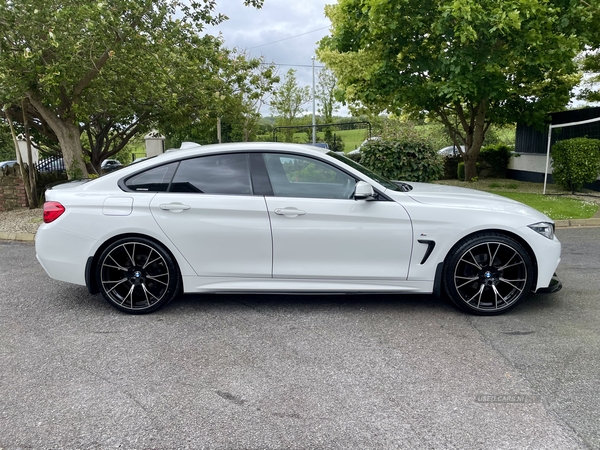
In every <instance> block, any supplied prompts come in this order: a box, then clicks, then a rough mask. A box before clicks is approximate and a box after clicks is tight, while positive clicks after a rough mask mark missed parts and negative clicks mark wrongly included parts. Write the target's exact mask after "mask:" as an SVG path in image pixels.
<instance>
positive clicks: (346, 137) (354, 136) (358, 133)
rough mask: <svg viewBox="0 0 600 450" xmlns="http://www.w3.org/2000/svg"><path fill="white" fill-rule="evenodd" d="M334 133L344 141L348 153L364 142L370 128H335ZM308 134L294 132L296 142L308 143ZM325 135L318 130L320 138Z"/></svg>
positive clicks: (318, 137)
mask: <svg viewBox="0 0 600 450" xmlns="http://www.w3.org/2000/svg"><path fill="white" fill-rule="evenodd" d="M333 133H334V134H335V135H336V136H339V137H341V138H342V140H343V141H344V151H345V152H346V153H348V152H349V151H351V150H354V149H355V148H357V147H358V146H359V145H360V144H362V142H363V141H364V140H365V139H366V138H367V136H368V134H369V132H368V130H366V129H360V130H341V131H338V130H334V131H333ZM307 136H308V134H307V133H306V132H301V133H294V142H298V143H307V142H308V141H307ZM311 136H312V135H311ZM311 136H309V139H312V137H311ZM324 137H325V133H323V132H321V131H319V132H317V139H318V140H320V141H322V140H323V138H324Z"/></svg>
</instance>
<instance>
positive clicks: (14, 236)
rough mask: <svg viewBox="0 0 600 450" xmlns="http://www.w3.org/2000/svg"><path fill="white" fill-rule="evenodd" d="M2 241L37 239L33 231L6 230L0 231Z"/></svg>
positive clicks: (31, 240)
mask: <svg viewBox="0 0 600 450" xmlns="http://www.w3.org/2000/svg"><path fill="white" fill-rule="evenodd" d="M0 241H20V242H33V241H35V234H31V233H6V232H4V231H0Z"/></svg>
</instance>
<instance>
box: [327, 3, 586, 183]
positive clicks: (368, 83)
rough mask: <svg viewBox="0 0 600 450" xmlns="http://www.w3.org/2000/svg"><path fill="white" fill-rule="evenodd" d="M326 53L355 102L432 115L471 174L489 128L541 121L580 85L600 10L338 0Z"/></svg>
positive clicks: (576, 5)
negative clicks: (581, 63) (579, 59)
mask: <svg viewBox="0 0 600 450" xmlns="http://www.w3.org/2000/svg"><path fill="white" fill-rule="evenodd" d="M326 14H327V16H328V17H329V18H330V19H331V21H332V34H331V36H328V37H326V38H324V39H323V40H322V41H321V43H320V48H319V52H318V55H319V59H320V60H321V61H324V62H325V63H326V64H327V65H328V66H329V67H330V68H331V69H332V70H333V71H334V73H335V74H336V76H337V78H338V81H339V84H340V86H342V87H343V88H344V89H345V98H346V100H347V101H349V102H350V103H351V105H353V106H354V107H357V106H360V105H363V106H365V107H367V108H369V109H371V110H374V111H385V110H387V111H389V112H394V113H399V112H400V111H404V112H409V113H411V114H413V115H423V114H430V115H432V116H435V117H437V118H438V120H440V121H441V122H442V123H443V124H444V125H445V126H446V128H447V129H448V131H449V133H450V135H451V136H452V138H453V140H454V142H455V144H456V145H465V146H466V152H465V153H464V155H463V158H464V161H465V165H466V177H467V179H469V178H472V177H473V176H476V171H475V162H476V159H477V156H478V154H479V150H480V148H481V145H482V143H483V140H484V137H485V133H486V131H487V130H488V128H489V126H490V124H492V123H496V124H503V123H511V122H514V121H515V119H516V118H518V119H519V120H521V121H523V122H526V123H530V124H531V123H534V122H540V121H543V119H544V118H545V115H546V113H547V112H550V111H555V110H559V109H561V108H562V107H563V106H564V105H565V104H566V103H567V102H568V101H569V99H570V92H571V89H572V88H573V86H574V85H575V84H576V83H577V82H578V79H579V78H578V76H577V74H576V72H577V67H576V65H575V63H574V62H573V59H574V57H575V56H576V55H577V53H578V52H579V51H581V50H582V49H583V47H584V45H585V44H586V43H590V42H592V41H593V40H594V39H597V36H593V35H594V34H595V32H594V31H593V30H595V29H597V26H596V27H595V28H594V26H595V25H597V24H598V8H597V7H589V5H588V4H587V3H585V2H579V1H564V0H547V1H543V2H541V1H538V0H502V1H499V0H432V1H426V2H424V1H422V0H390V1H380V0H339V2H338V3H337V4H334V5H328V6H327V7H326Z"/></svg>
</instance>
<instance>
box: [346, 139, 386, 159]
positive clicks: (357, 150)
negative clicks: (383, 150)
mask: <svg viewBox="0 0 600 450" xmlns="http://www.w3.org/2000/svg"><path fill="white" fill-rule="evenodd" d="M380 140H381V136H373V137H370V138H367V139H365V140H364V141H362V143H361V144H360V145H359V146H358V147H356V148H355V149H354V150H351V151H349V152H348V154H349V155H356V154H357V153H360V152H361V150H362V148H363V147H364V146H365V144H368V143H369V142H373V141H380Z"/></svg>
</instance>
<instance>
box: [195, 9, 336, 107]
mask: <svg viewBox="0 0 600 450" xmlns="http://www.w3.org/2000/svg"><path fill="white" fill-rule="evenodd" d="M331 3H335V0H301V1H294V0H265V2H264V6H263V7H262V8H261V9H256V8H253V7H248V6H244V4H243V0H223V1H220V2H218V3H217V11H218V12H220V13H222V14H225V15H226V16H227V17H229V20H227V21H225V22H223V23H221V24H219V25H218V26H216V27H209V28H207V29H206V31H207V32H208V33H210V34H213V35H216V34H218V33H220V34H221V35H222V37H223V39H224V41H225V46H227V47H229V48H233V47H237V48H239V49H245V50H246V51H247V53H248V54H249V55H251V56H257V57H258V56H264V57H265V59H266V61H267V62H273V63H275V64H280V65H281V66H279V73H280V74H281V75H282V76H283V74H285V72H287V70H288V69H290V68H293V69H295V70H296V71H297V72H296V78H297V79H298V82H299V83H300V84H301V85H306V86H311V85H312V68H311V65H312V60H311V58H312V57H313V56H314V55H315V51H316V49H317V45H318V41H319V40H321V39H322V38H323V37H325V36H327V35H328V34H329V26H330V22H329V19H328V18H327V17H325V5H326V4H331ZM315 30H318V31H315ZM305 33H306V34H305ZM317 65H319V63H318V62H317ZM294 66H307V67H294ZM308 106H310V105H307V107H308ZM263 113H267V114H268V111H263ZM341 113H344V112H343V111H341Z"/></svg>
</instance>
